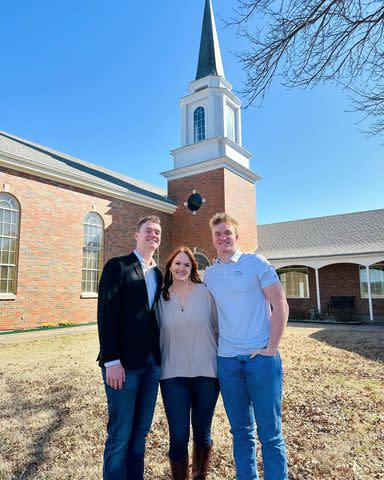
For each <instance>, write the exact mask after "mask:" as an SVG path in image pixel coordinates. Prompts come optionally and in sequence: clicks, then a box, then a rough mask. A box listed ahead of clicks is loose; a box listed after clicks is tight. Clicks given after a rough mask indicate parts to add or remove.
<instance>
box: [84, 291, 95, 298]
mask: <svg viewBox="0 0 384 480" xmlns="http://www.w3.org/2000/svg"><path fill="white" fill-rule="evenodd" d="M98 296H99V295H98V294H97V293H95V292H82V293H81V294H80V298H98Z"/></svg>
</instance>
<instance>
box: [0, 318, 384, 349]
mask: <svg viewBox="0 0 384 480" xmlns="http://www.w3.org/2000/svg"><path fill="white" fill-rule="evenodd" d="M297 327H299V328H314V329H321V330H349V331H358V332H384V324H376V323H373V324H371V323H361V324H357V325H356V324H355V325H349V324H346V323H345V324H342V325H340V324H334V323H327V324H321V323H310V322H308V323H307V322H289V323H288V328H297ZM96 331H97V325H79V326H77V327H67V328H58V329H48V330H39V331H37V332H24V333H23V332H21V333H9V334H6V335H0V345H7V344H12V343H21V342H30V341H33V340H39V339H41V338H45V337H58V336H62V335H76V334H80V333H91V332H95V333H96Z"/></svg>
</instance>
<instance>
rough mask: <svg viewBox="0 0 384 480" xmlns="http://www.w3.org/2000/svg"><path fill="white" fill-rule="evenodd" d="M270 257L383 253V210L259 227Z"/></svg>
mask: <svg viewBox="0 0 384 480" xmlns="http://www.w3.org/2000/svg"><path fill="white" fill-rule="evenodd" d="M257 231H258V242H259V247H258V250H257V252H258V253H261V254H262V255H264V256H265V257H266V258H268V259H275V260H277V259H288V258H308V257H319V256H328V255H358V254H369V253H381V252H383V253H384V209H380V210H369V211H365V212H356V213H347V214H343V215H331V216H327V217H319V218H307V219H305V220H295V221H291V222H281V223H272V224H269V225H259V226H258V230H257Z"/></svg>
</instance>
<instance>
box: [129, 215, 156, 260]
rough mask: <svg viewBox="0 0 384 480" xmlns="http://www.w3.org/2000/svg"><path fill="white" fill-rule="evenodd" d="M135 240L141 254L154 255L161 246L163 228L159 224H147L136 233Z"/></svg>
mask: <svg viewBox="0 0 384 480" xmlns="http://www.w3.org/2000/svg"><path fill="white" fill-rule="evenodd" d="M135 239H136V248H137V250H138V251H139V253H142V254H149V253H153V252H154V251H155V250H156V249H157V248H158V247H159V246H160V241H161V226H160V225H159V224H158V223H154V222H150V221H148V222H145V223H143V225H141V227H140V229H139V231H138V232H136V233H135Z"/></svg>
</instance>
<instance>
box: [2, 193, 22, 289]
mask: <svg viewBox="0 0 384 480" xmlns="http://www.w3.org/2000/svg"><path fill="white" fill-rule="evenodd" d="M19 233H20V205H19V202H18V201H17V200H16V198H15V197H13V196H12V195H10V194H9V193H4V192H2V193H0V295H16V281H17V263H18V262H17V261H18V250H19Z"/></svg>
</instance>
